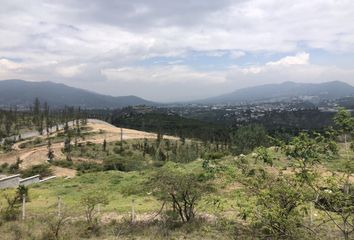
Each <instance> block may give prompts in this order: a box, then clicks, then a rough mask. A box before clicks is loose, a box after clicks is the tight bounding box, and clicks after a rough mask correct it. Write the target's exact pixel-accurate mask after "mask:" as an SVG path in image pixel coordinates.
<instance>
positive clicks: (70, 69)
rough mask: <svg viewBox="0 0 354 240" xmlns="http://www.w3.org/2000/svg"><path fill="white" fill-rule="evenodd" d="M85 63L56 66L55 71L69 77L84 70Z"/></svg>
mask: <svg viewBox="0 0 354 240" xmlns="http://www.w3.org/2000/svg"><path fill="white" fill-rule="evenodd" d="M84 68H85V65H84V64H79V65H75V66H64V67H58V68H56V71H57V72H58V73H59V74H60V75H61V76H63V77H66V78H71V77H75V76H77V75H79V74H80V73H82V71H83V70H84Z"/></svg>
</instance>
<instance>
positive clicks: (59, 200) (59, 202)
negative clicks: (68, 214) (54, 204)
mask: <svg viewBox="0 0 354 240" xmlns="http://www.w3.org/2000/svg"><path fill="white" fill-rule="evenodd" d="M60 217H61V198H60V197H58V218H60Z"/></svg>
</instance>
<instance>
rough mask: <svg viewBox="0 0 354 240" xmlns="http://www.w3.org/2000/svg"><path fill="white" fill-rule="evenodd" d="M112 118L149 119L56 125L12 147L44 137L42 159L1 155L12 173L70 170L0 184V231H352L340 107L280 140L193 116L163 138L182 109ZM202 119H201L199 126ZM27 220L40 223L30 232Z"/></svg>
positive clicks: (217, 234) (92, 234) (348, 140)
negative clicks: (56, 131) (119, 128)
mask: <svg viewBox="0 0 354 240" xmlns="http://www.w3.org/2000/svg"><path fill="white" fill-rule="evenodd" d="M112 116H113V119H115V115H112ZM144 116H145V117H146V118H144ZM150 117H151V118H153V119H154V120H151V119H150ZM160 117H161V118H160ZM124 118H126V119H129V121H128V120H127V123H126V124H128V123H129V122H130V120H132V121H131V122H130V124H137V125H135V126H138V125H139V124H140V123H141V122H140V120H144V119H145V120H144V121H146V122H145V124H146V125H145V127H146V126H149V128H150V129H151V130H154V129H155V130H156V131H157V132H158V134H157V138H156V139H135V140H126V141H122V142H121V141H108V140H106V139H104V140H103V139H102V143H97V142H95V143H93V142H89V141H85V142H80V141H79V140H80V139H82V138H83V137H84V134H85V129H84V128H83V125H81V124H80V123H78V124H76V123H75V124H74V125H73V126H68V125H67V127H65V124H64V131H63V133H62V134H61V135H57V136H56V137H54V138H43V139H45V140H43V142H39V141H36V140H35V139H32V140H31V141H29V142H30V143H27V145H25V146H24V148H31V147H33V146H37V145H38V144H43V143H44V145H43V146H44V148H45V146H47V150H48V159H49V160H50V161H49V163H46V164H43V165H34V166H32V167H31V168H28V169H25V170H22V169H21V167H20V166H21V163H22V162H21V159H18V160H17V161H16V162H15V163H14V164H11V165H9V164H2V166H1V171H2V172H3V173H6V174H7V173H21V174H22V176H23V177H25V176H31V175H35V174H40V175H41V176H42V177H44V176H48V175H51V174H52V173H51V172H50V171H51V167H52V166H60V167H63V168H67V169H74V170H77V172H78V173H77V176H76V177H74V178H71V179H65V178H57V179H55V180H52V181H50V182H47V183H41V184H35V185H31V187H30V188H28V189H27V188H19V189H17V190H14V189H13V190H11V189H6V190H2V196H3V197H2V198H1V200H0V206H1V211H0V214H1V221H2V222H1V225H0V233H1V236H4V237H5V238H6V239H16V238H17V239H21V238H23V239H26V238H27V239H28V238H32V239H82V238H92V239H116V238H122V239H132V238H135V239H139V238H141V239H144V238H145V239H146V238H147V239H149V238H152V237H154V238H157V239H179V238H190V239H202V238H204V239H225V238H226V239H234V238H241V239H351V238H352V237H353V233H354V226H353V221H354V219H353V217H354V186H353V169H354V167H353V156H354V151H353V150H354V147H353V145H354V144H353V143H352V140H353V132H354V131H353V130H354V129H353V127H354V120H353V117H352V116H351V114H350V112H348V111H347V110H345V109H339V111H338V113H337V114H336V115H335V117H334V119H333V126H332V127H330V128H328V129H322V130H321V131H320V132H313V131H304V132H300V133H299V134H297V135H295V136H291V137H290V138H289V139H287V140H285V141H284V138H282V137H279V138H278V137H276V136H275V135H273V136H271V137H270V136H269V132H268V131H267V130H266V128H264V127H263V126H262V125H258V124H251V125H244V126H238V127H237V128H235V129H233V130H232V131H229V132H227V134H226V132H225V134H224V135H223V134H221V135H218V136H214V137H213V134H214V133H213V131H214V130H215V131H216V129H217V127H215V128H213V127H214V126H213V125H203V124H204V123H201V122H199V121H198V122H197V121H194V120H193V121H191V122H188V121H187V122H185V124H187V125H188V124H191V125H190V128H189V130H190V131H189V132H188V133H187V132H182V133H181V135H179V134H177V135H179V136H180V139H175V140H171V139H164V138H163V134H173V133H177V132H178V128H177V127H176V126H178V124H182V126H184V125H183V124H184V123H183V118H180V117H176V116H170V117H166V116H164V117H162V116H160V115H154V116H153V115H146V114H144V115H142V116H140V115H139V116H136V115H134V114H133V115H128V116H119V117H118V119H120V120H121V119H124ZM132 118H133V119H132ZM134 119H139V121H138V120H137V121H136V122H135V120H134ZM148 119H150V120H151V125H149V124H147V122H148ZM157 119H161V120H162V121H161V124H160V126H161V128H159V129H156V128H155V127H156V126H157V124H159V121H157ZM37 120H38V119H37ZM37 120H36V121H37ZM120 120H119V121H120ZM170 120H171V122H170V123H167V122H168V121H170ZM78 121H79V120H78ZM112 121H114V120H112ZM179 121H182V122H179ZM176 124H177V125H176ZM193 124H197V125H193ZM198 124H200V126H199V125H198ZM167 126H169V127H170V129H168V128H167ZM206 126H212V127H211V128H210V129H209V130H210V131H209V132H208V133H205V134H204V133H203V134H202V133H201V132H200V131H201V129H203V131H207V130H206V128H204V127H206ZM140 127H141V128H142V126H140ZM140 127H139V128H140ZM199 127H200V128H199ZM137 128H138V127H137ZM182 128H183V127H182ZM187 129H188V127H187ZM192 129H193V130H192ZM97 134H102V133H97ZM49 139H50V140H49ZM53 142H61V143H62V154H63V155H62V156H63V157H62V158H61V159H56V158H55V157H54V158H51V157H50V153H51V151H52V145H51V144H52V143H53ZM36 144H37V145H36ZM23 194H25V195H26V196H30V198H28V197H26V199H27V200H28V199H30V201H29V202H27V203H26V208H27V215H28V217H27V218H26V220H25V221H19V220H18V219H19V216H21V213H20V209H21V204H22V201H21V197H22V196H23ZM29 226H40V227H37V228H36V230H35V231H32V232H31V231H28V228H29Z"/></svg>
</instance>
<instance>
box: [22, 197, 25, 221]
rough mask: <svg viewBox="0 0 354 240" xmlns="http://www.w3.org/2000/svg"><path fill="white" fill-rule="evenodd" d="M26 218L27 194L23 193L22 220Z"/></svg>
mask: <svg viewBox="0 0 354 240" xmlns="http://www.w3.org/2000/svg"><path fill="white" fill-rule="evenodd" d="M25 219H26V194H22V220H23V221H24V220H25Z"/></svg>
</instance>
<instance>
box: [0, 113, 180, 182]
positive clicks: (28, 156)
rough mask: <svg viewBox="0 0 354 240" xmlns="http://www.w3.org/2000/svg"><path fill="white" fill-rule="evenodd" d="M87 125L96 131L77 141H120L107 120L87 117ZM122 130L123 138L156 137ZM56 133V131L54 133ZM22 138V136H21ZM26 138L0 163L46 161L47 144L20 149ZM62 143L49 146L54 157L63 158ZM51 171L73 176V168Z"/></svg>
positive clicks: (169, 137)
mask: <svg viewBox="0 0 354 240" xmlns="http://www.w3.org/2000/svg"><path fill="white" fill-rule="evenodd" d="M87 127H89V128H90V129H91V130H90V131H89V132H92V133H96V134H91V135H88V136H85V140H82V139H80V140H79V141H78V142H79V143H80V142H81V143H85V142H92V143H103V141H104V139H106V141H107V142H113V141H120V137H121V128H118V127H115V126H113V125H111V124H109V123H107V122H104V121H101V120H97V119H89V120H88V123H87ZM122 131H123V140H128V139H144V138H148V139H154V138H156V137H157V134H155V133H148V132H143V131H137V130H133V129H127V128H122ZM54 134H56V133H54ZM25 136H26V137H28V136H31V138H33V137H43V138H44V137H45V136H41V135H40V134H39V133H38V132H37V133H36V132H31V133H30V134H27V135H25ZM23 138H24V137H23ZM164 138H165V139H171V140H178V138H177V137H173V136H164ZM26 141H28V140H23V141H20V142H18V143H16V144H14V146H13V151H11V152H10V153H7V154H2V155H0V164H2V163H8V164H12V163H15V162H16V159H17V158H18V157H19V158H20V159H21V160H22V161H23V162H22V164H21V168H23V169H25V168H28V167H30V166H32V165H37V164H41V163H45V162H46V161H47V159H48V158H47V153H48V150H47V146H41V147H35V148H30V149H20V148H19V145H20V144H21V143H24V142H26ZM63 145H64V144H63V143H53V144H52V146H51V148H52V150H53V151H54V155H55V158H56V159H64V158H65V156H64V154H63V153H62V152H61V149H62V148H63ZM53 171H54V173H55V175H56V176H73V175H75V170H71V169H66V168H60V167H53Z"/></svg>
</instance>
